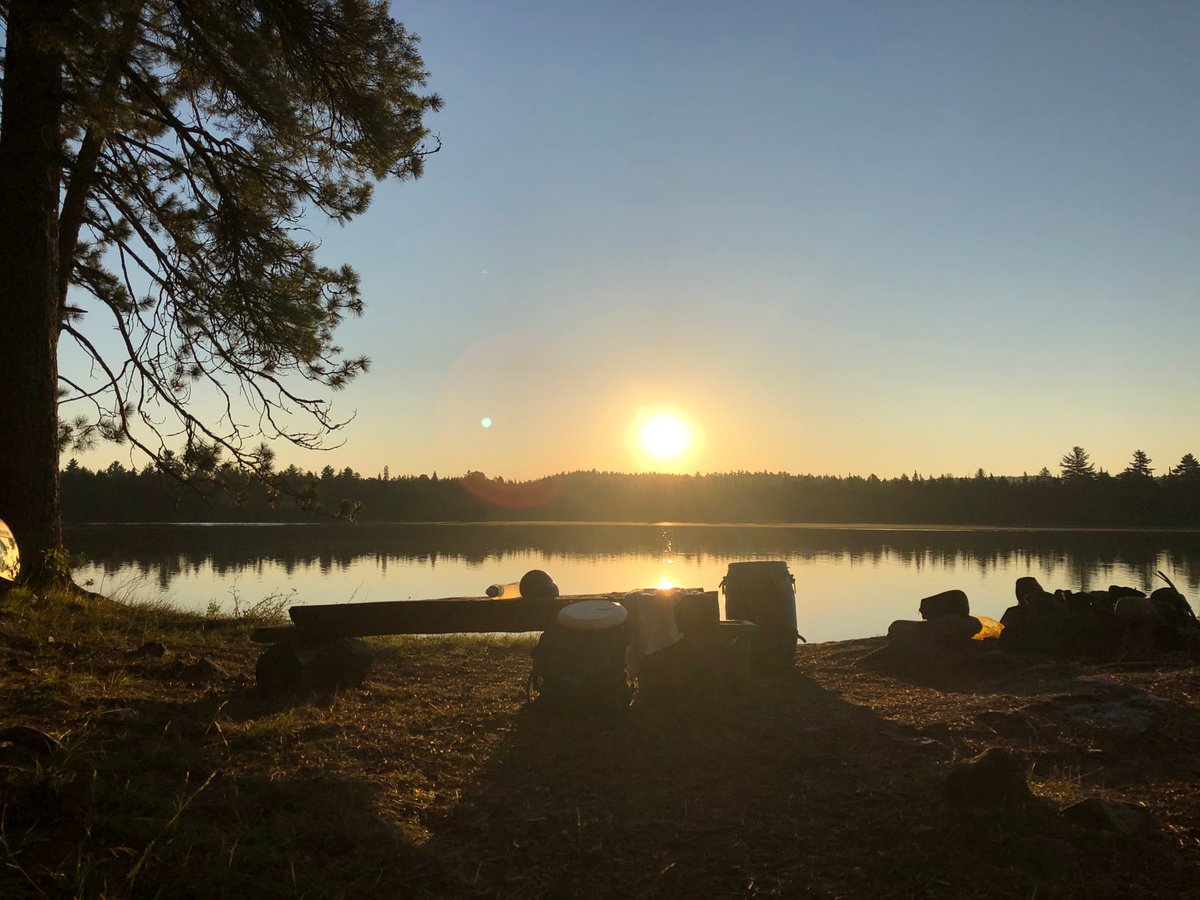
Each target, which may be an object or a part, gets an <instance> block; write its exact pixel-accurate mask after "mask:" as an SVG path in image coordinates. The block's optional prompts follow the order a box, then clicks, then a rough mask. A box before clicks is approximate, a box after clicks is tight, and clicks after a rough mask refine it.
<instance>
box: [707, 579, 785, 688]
mask: <svg viewBox="0 0 1200 900" xmlns="http://www.w3.org/2000/svg"><path fill="white" fill-rule="evenodd" d="M721 589H722V590H723V591H724V592H725V616H726V617H727V618H729V619H744V620H746V621H748V622H753V623H754V624H756V625H757V626H758V631H757V632H756V633H755V635H754V643H753V646H752V649H751V656H752V659H753V662H754V667H755V668H756V669H758V670H759V671H761V672H774V671H778V670H780V669H785V668H787V667H789V666H791V665H793V664H794V663H795V660H796V638H797V636H798V633H797V631H796V579H795V578H794V577H793V576H792V573H791V572H789V571H788V567H787V563H786V562H775V561H763V562H738V563H730V564H729V571H728V572H726V573H725V578H724V579H723V580H722V581H721Z"/></svg>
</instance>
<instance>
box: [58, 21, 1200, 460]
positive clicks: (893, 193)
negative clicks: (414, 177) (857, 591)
mask: <svg viewBox="0 0 1200 900" xmlns="http://www.w3.org/2000/svg"><path fill="white" fill-rule="evenodd" d="M393 11H394V13H393V14H394V15H395V17H396V18H397V19H399V20H400V21H402V22H403V23H404V24H405V26H406V27H408V28H409V29H410V30H412V31H415V32H416V33H418V34H420V35H421V37H422V44H421V47H422V55H423V57H424V59H425V62H426V64H427V67H428V69H429V71H430V80H429V88H430V89H432V90H434V91H436V92H438V93H439V94H441V96H442V97H443V98H444V100H445V108H444V109H443V111H441V112H439V113H437V114H434V115H431V116H430V118H429V119H428V124H429V126H430V127H431V128H432V130H433V131H434V132H435V133H436V134H437V135H438V136H439V137H440V140H441V142H442V149H441V150H440V151H439V152H438V153H437V154H435V155H434V156H432V157H431V158H430V159H428V161H427V168H426V173H425V175H424V177H423V178H422V179H421V180H419V181H417V182H406V183H399V184H383V185H380V186H379V187H378V188H377V190H376V194H375V199H374V202H373V204H372V207H371V209H370V210H369V211H368V212H367V213H366V214H365V215H363V216H362V217H360V218H359V219H357V220H355V221H354V222H352V223H350V224H349V225H346V226H337V225H333V224H330V223H325V222H322V221H319V220H315V219H314V220H311V221H310V222H309V225H310V227H311V228H312V229H313V232H314V234H315V235H316V236H317V237H318V238H319V239H320V240H321V242H322V247H321V251H320V254H321V259H322V260H323V261H325V262H328V263H336V264H340V263H343V262H348V263H350V264H351V265H353V266H354V267H355V268H356V269H357V270H358V271H359V273H360V275H361V277H362V290H363V296H364V298H365V300H366V303H367V310H366V313H365V315H364V316H363V317H362V318H361V319H358V320H354V321H350V322H347V323H346V324H345V325H344V326H343V327H342V328H341V330H340V331H339V334H338V338H339V342H340V343H341V344H342V346H344V347H345V348H346V350H347V351H348V352H350V353H353V354H359V353H364V354H366V355H368V356H369V357H371V359H372V363H373V365H372V369H371V371H370V373H369V374H367V375H364V376H362V377H361V378H360V379H358V380H357V381H356V382H355V383H354V384H353V385H352V386H351V387H350V388H348V389H347V390H345V391H343V392H341V393H339V394H338V395H336V397H335V410H336V411H337V412H339V413H340V414H342V415H344V416H348V415H351V414H353V415H354V420H353V422H351V423H350V424H349V425H348V426H347V427H346V428H345V429H344V430H343V431H342V432H341V433H340V436H339V439H340V440H344V442H345V443H344V445H343V446H342V447H341V448H339V449H337V450H333V451H329V452H326V453H312V452H308V453H301V452H299V451H289V450H288V449H287V448H285V447H282V446H280V447H278V450H279V459H280V462H281V463H282V464H285V465H286V464H288V463H295V464H297V465H299V466H300V467H301V468H304V469H312V470H317V469H320V468H321V467H322V466H324V465H327V464H328V465H332V466H334V467H335V468H337V469H341V468H342V467H345V466H349V467H351V468H353V469H355V470H356V471H358V472H360V473H362V474H363V475H375V474H377V473H379V472H381V471H383V469H384V467H385V466H386V467H387V468H388V470H389V472H390V474H391V475H392V476H397V475H405V474H419V473H432V472H435V471H436V472H438V473H439V474H441V475H459V474H463V473H465V472H467V471H470V470H478V471H483V472H485V473H487V474H488V475H492V476H497V475H499V476H504V477H505V478H510V479H522V480H524V479H531V478H537V477H540V476H543V475H548V474H553V473H556V472H564V471H573V470H577V469H593V468H595V469H601V470H613V471H645V470H650V469H653V470H660V471H685V472H721V471H733V470H750V471H763V470H769V471H788V472H793V473H814V474H840V475H845V474H850V473H853V474H859V475H867V474H869V473H875V474H878V475H879V476H880V477H895V476H898V475H900V474H901V473H912V472H914V471H917V472H920V473H922V474H942V473H951V474H958V475H968V474H973V473H974V472H975V471H976V470H977V469H980V468H982V469H984V470H985V471H987V472H991V473H995V474H1014V475H1016V474H1021V473H1022V472H1029V473H1036V472H1037V471H1038V470H1040V469H1041V468H1042V467H1043V466H1047V467H1049V468H1050V469H1051V470H1052V471H1057V469H1058V463H1059V460H1060V459H1061V457H1062V456H1063V455H1064V454H1065V453H1067V452H1069V451H1070V450H1071V448H1072V447H1073V446H1075V445H1080V446H1083V447H1084V448H1086V449H1087V450H1088V451H1089V452H1090V454H1091V458H1092V461H1093V462H1094V463H1096V464H1097V465H1098V466H1100V467H1103V468H1105V469H1108V470H1110V471H1113V472H1116V471H1120V469H1122V468H1124V466H1125V465H1126V464H1127V463H1128V462H1129V459H1130V457H1131V455H1132V453H1133V451H1134V450H1135V449H1142V450H1145V451H1146V452H1147V453H1148V454H1149V455H1150V457H1151V458H1152V460H1153V465H1154V467H1155V468H1156V470H1158V471H1159V472H1163V471H1165V470H1166V469H1167V468H1168V467H1169V466H1170V465H1172V464H1174V463H1175V462H1177V461H1178V460H1179V458H1180V457H1181V456H1182V455H1183V454H1184V453H1187V452H1195V453H1200V416H1197V411H1198V410H1197V398H1198V397H1200V354H1198V351H1197V339H1198V338H1200V103H1198V102H1197V98H1198V97H1200V5H1197V4H1195V3H1191V2H1177V3H1172V2H1156V0H1141V2H1121V3H1107V2H1096V0H1087V2H1078V3H1074V2H1056V3H1053V4H1047V3H1042V2H962V0H950V2H919V0H917V2H904V3H899V2H895V3H883V2H854V3H847V2H819V0H814V2H802V3H795V2H747V3H744V4H729V3H715V2H688V3H683V2H653V3H646V2H644V0H643V2H632V0H630V2H624V0H621V2H616V0H596V2H591V3H587V4H564V3H559V2H550V0H544V2H523V0H510V2H505V3H494V2H483V0H457V2H453V3H447V2H445V0H439V2H434V0H416V2H407V3H397V4H394V6H393ZM660 412H669V413H670V414H672V415H675V416H677V417H678V418H679V419H680V420H681V421H682V422H684V423H685V424H686V427H687V429H688V431H689V434H690V440H689V441H688V442H687V445H686V446H685V447H684V449H683V450H682V452H680V453H679V454H678V455H677V456H673V457H669V458H656V457H654V456H653V455H651V454H649V453H647V451H646V449H645V447H644V446H642V445H641V442H640V441H639V440H638V439H637V433H638V430H639V429H640V427H641V424H642V423H644V422H645V421H646V420H647V417H650V416H652V415H654V414H657V413H660ZM485 419H486V420H488V421H489V422H490V427H484V424H483V423H484V421H485ZM114 454H115V455H114ZM112 458H118V459H122V460H123V461H126V462H127V461H128V453H127V451H124V450H121V449H116V450H114V449H113V448H111V447H110V448H102V449H100V450H97V451H94V452H92V453H90V454H87V455H85V456H83V457H81V458H80V459H81V462H83V463H84V464H87V465H92V466H95V465H97V464H98V463H106V461H107V460H109V459H112ZM134 461H135V462H137V463H138V464H139V465H141V464H144V460H140V459H136V458H135V459H134Z"/></svg>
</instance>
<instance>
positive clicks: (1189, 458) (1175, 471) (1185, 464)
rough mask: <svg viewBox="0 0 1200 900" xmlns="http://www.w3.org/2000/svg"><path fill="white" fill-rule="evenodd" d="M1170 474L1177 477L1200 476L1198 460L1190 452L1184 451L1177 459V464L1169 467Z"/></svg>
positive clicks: (1199, 461) (1199, 462)
mask: <svg viewBox="0 0 1200 900" xmlns="http://www.w3.org/2000/svg"><path fill="white" fill-rule="evenodd" d="M1171 474H1172V475H1174V476H1176V477H1178V478H1200V460H1197V459H1196V457H1195V456H1193V455H1192V454H1190V453H1185V454H1183V457H1182V458H1181V459H1180V460H1179V465H1177V466H1173V467H1172V468H1171Z"/></svg>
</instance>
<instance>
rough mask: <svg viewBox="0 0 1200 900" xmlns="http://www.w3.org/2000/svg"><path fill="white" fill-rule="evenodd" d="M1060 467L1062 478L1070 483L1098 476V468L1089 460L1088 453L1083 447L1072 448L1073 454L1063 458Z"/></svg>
mask: <svg viewBox="0 0 1200 900" xmlns="http://www.w3.org/2000/svg"><path fill="white" fill-rule="evenodd" d="M1060 465H1061V466H1062V477H1063V478H1065V479H1067V480H1068V481H1076V480H1079V479H1081V478H1094V477H1095V476H1096V467H1095V466H1093V465H1092V464H1091V462H1090V461H1089V460H1088V452H1087V451H1086V450H1084V449H1083V448H1082V447H1072V448H1071V452H1070V453H1068V454H1067V455H1066V456H1064V457H1063V458H1062V462H1061V464H1060Z"/></svg>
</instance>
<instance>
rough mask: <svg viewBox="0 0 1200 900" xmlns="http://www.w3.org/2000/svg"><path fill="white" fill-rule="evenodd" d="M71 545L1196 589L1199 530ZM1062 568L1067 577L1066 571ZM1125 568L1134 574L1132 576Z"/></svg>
mask: <svg viewBox="0 0 1200 900" xmlns="http://www.w3.org/2000/svg"><path fill="white" fill-rule="evenodd" d="M67 539H68V542H69V545H70V546H71V548H72V549H73V550H77V551H80V552H82V553H83V554H85V555H86V556H87V557H88V558H89V559H90V560H91V561H92V562H93V564H95V565H96V566H98V567H99V568H100V569H101V570H102V571H103V572H104V573H105V575H106V576H110V575H115V574H117V573H118V572H119V571H122V570H125V571H127V570H128V569H127V567H130V566H132V567H134V568H135V569H136V570H137V571H138V572H139V573H141V574H142V576H143V577H145V578H147V579H149V578H151V577H153V578H154V580H155V581H156V582H157V583H158V585H159V586H160V587H161V588H162V589H164V590H166V589H167V588H168V587H169V585H170V584H171V582H172V581H173V580H174V579H175V578H177V577H178V576H179V575H181V574H183V573H185V572H190V573H192V574H198V573H199V572H200V571H201V569H202V568H203V567H205V566H207V567H210V568H211V570H212V571H213V572H214V573H215V574H216V575H218V576H220V577H223V578H225V577H230V576H234V577H236V576H238V575H242V574H246V573H250V572H254V573H257V574H262V573H263V572H264V571H265V569H267V568H268V567H270V566H273V565H277V566H279V567H281V568H282V569H283V571H284V572H286V573H287V574H288V575H289V576H290V575H292V574H294V573H295V572H296V570H298V569H302V570H310V569H313V568H316V569H317V570H318V571H320V572H321V573H322V574H329V573H332V572H335V571H344V570H345V569H347V568H349V567H350V566H351V565H354V564H356V563H361V562H363V561H364V560H370V561H372V562H374V564H375V565H377V566H378V567H380V569H381V570H382V571H384V572H386V571H387V566H388V563H389V561H395V562H401V563H404V564H409V565H411V564H413V563H416V564H418V565H422V566H424V565H428V566H430V567H431V568H435V567H436V566H437V564H438V562H439V560H444V561H447V562H449V563H451V564H453V565H458V564H466V565H468V566H473V567H482V566H494V567H495V568H496V569H497V570H501V571H511V570H513V569H515V568H517V567H518V566H516V565H515V563H517V562H519V561H521V560H522V559H524V560H530V559H531V558H533V557H537V556H544V557H545V558H547V559H550V560H569V561H574V562H588V561H593V560H606V559H616V558H626V557H646V556H659V557H661V556H664V555H670V556H672V557H674V558H675V559H681V560H687V561H689V562H694V563H699V564H703V563H706V562H710V563H721V562H726V561H729V560H738V559H755V558H763V557H778V558H785V559H790V560H796V561H801V562H810V561H820V560H822V559H828V560H830V561H836V562H841V561H848V562H849V563H850V564H851V565H852V566H857V565H865V564H871V565H878V564H881V563H887V564H899V565H902V566H906V567H912V568H915V569H916V570H917V571H924V570H926V569H937V568H958V567H965V568H975V569H977V570H978V571H980V572H982V573H984V574H987V573H988V572H994V571H1012V570H1014V569H1019V570H1025V571H1028V570H1041V571H1047V572H1051V573H1054V575H1055V577H1056V583H1055V584H1053V585H1049V584H1048V585H1046V587H1048V588H1055V587H1071V588H1097V587H1098V588H1104V587H1107V586H1108V584H1109V583H1110V582H1109V581H1107V580H1106V579H1107V578H1109V577H1111V576H1113V575H1114V573H1115V572H1116V571H1117V570H1118V569H1121V570H1123V572H1124V571H1130V572H1134V573H1136V574H1137V575H1138V576H1139V579H1140V582H1139V583H1138V584H1135V585H1134V586H1135V587H1147V586H1153V585H1154V583H1155V577H1154V573H1155V571H1157V570H1158V569H1163V570H1164V571H1166V572H1167V573H1168V575H1170V576H1171V578H1172V579H1173V580H1174V581H1175V582H1176V584H1177V585H1178V586H1179V587H1180V588H1181V589H1184V587H1185V585H1186V586H1187V589H1188V590H1190V592H1191V593H1192V594H1193V595H1194V594H1195V593H1196V592H1197V591H1198V590H1200V551H1198V550H1194V549H1192V548H1193V547H1194V545H1196V543H1197V542H1196V540H1195V535H1194V534H1183V533H1168V532H1158V533H1153V532H1065V531H1025V532H1017V531H1011V532H1009V531H1003V532H998V531H925V530H917V529H913V530H903V531H889V530H885V529H814V528H789V527H775V528H772V527H745V526H719V525H714V526H669V527H667V526H662V525H575V524H570V525H545V524H513V525H466V524H464V525H432V526H431V525H379V524H362V525H327V526H326V525H279V526H263V527H252V526H251V527H238V526H233V527H229V526H188V525H170V526H162V525H121V526H111V525H110V526H76V527H68V529H67ZM1060 572H1061V573H1062V574H1061V576H1060V575H1059V573H1060ZM1123 577H1124V576H1123Z"/></svg>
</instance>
